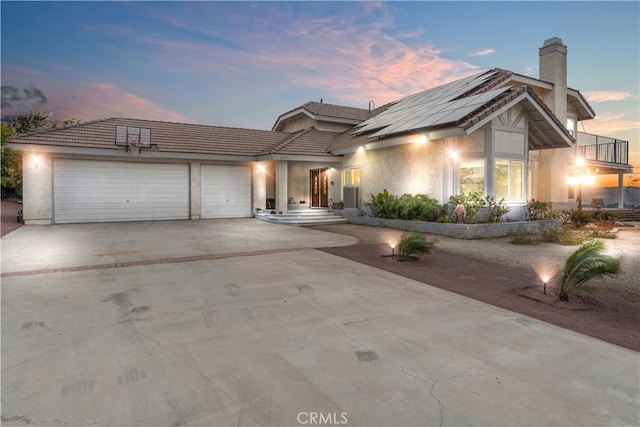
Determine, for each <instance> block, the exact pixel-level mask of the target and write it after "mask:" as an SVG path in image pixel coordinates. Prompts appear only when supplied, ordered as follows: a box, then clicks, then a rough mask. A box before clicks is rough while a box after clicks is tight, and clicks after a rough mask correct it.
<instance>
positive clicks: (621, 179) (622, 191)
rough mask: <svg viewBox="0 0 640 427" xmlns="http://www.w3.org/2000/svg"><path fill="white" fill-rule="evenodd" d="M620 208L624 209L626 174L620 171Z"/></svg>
mask: <svg viewBox="0 0 640 427" xmlns="http://www.w3.org/2000/svg"><path fill="white" fill-rule="evenodd" d="M618 209H624V174H623V173H622V172H620V173H618Z"/></svg>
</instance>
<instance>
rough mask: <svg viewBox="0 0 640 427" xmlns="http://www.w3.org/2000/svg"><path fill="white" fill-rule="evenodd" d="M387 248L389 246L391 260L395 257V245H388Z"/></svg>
mask: <svg viewBox="0 0 640 427" xmlns="http://www.w3.org/2000/svg"><path fill="white" fill-rule="evenodd" d="M389 246H391V258H392V259H393V258H395V256H396V252H395V251H396V245H393V244H392V245H389Z"/></svg>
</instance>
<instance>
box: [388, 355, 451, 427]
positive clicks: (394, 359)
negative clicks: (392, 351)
mask: <svg viewBox="0 0 640 427" xmlns="http://www.w3.org/2000/svg"><path fill="white" fill-rule="evenodd" d="M393 361H394V363H395V364H396V365H398V367H400V370H401V371H402V373H403V374H404V375H407V376H409V377H411V378H413V379H414V380H416V381H418V382H421V383H423V384H426V385H429V386H431V387H430V389H429V393H430V394H431V397H433V398H434V399H435V400H436V401H437V402H438V405H439V406H440V426H439V427H442V425H443V424H444V410H445V406H444V404H443V403H442V401H441V400H440V398H439V397H438V396H436V395H435V394H434V393H433V390H434V389H435V387H436V384H438V381H440V379H438V378H436V379H435V380H433V382H431V381H428V380H425V379H422V378H420V377H419V376H418V375H416V374H413V373H411V372H409V371H408V370H407V369H406V368H405V367H404V365H403V364H402V363H400V362H398V359H396V358H395V357H394V358H393Z"/></svg>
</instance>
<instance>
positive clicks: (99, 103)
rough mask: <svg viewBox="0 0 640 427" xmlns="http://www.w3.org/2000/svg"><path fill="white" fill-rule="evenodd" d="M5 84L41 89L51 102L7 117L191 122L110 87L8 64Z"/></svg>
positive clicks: (21, 106)
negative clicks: (32, 115) (33, 112)
mask: <svg viewBox="0 0 640 427" xmlns="http://www.w3.org/2000/svg"><path fill="white" fill-rule="evenodd" d="M2 80H3V85H11V86H15V87H18V88H26V87H37V88H38V89H39V90H40V91H42V92H43V93H44V94H45V95H46V99H47V100H46V102H45V103H31V104H29V103H21V104H17V105H15V106H12V107H10V108H3V110H2V115H3V116H6V115H12V114H19V113H22V112H25V111H28V110H30V109H33V110H37V111H42V112H45V113H52V115H51V119H52V120H65V119H69V118H77V119H81V120H85V121H86V120H94V119H100V118H105V117H136V118H146V119H154V120H166V121H178V122H189V121H191V120H190V119H189V118H188V117H186V116H184V115H182V114H179V113H177V112H175V111H172V110H170V109H168V108H165V107H163V106H161V105H158V104H156V103H154V102H152V101H150V100H148V99H145V98H143V97H141V96H138V95H136V94H134V93H131V92H126V91H124V90H122V89H120V88H118V87H117V86H116V85H113V84H110V83H103V82H70V81H66V80H60V79H55V78H52V77H49V76H46V75H44V74H43V73H41V72H39V71H37V70H33V69H29V68H24V67H16V66H12V65H6V64H3V65H2Z"/></svg>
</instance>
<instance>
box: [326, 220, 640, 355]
mask: <svg viewBox="0 0 640 427" xmlns="http://www.w3.org/2000/svg"><path fill="white" fill-rule="evenodd" d="M314 228H316V229H320V230H324V231H330V232H334V233H341V234H347V235H350V236H354V237H356V238H357V239H358V243H357V244H355V245H352V246H346V247H338V248H325V249H322V250H324V251H325V252H329V253H332V254H334V255H338V256H342V257H344V258H348V259H351V260H354V261H358V262H361V263H363V264H367V265H371V266H373V267H376V268H380V269H382V270H386V271H390V272H393V273H396V274H399V275H402V276H405V277H409V278H411V279H414V280H417V281H420V282H422V283H425V284H428V285H431V286H436V287H439V288H442V289H446V290H449V291H451V292H455V293H458V294H461V295H464V296H467V297H470V298H473V299H477V300H479V301H482V302H485V303H488V304H492V305H495V306H498V307H502V308H505V309H507V310H511V311H513V312H516V313H520V314H524V315H526V316H529V317H533V318H536V319H539V320H542V321H545V322H549V323H553V324H555V325H558V326H561V327H564V328H567V329H570V330H573V331H576V332H580V333H583V334H585V335H589V336H592V337H595V338H599V339H602V340H605V341H608V342H611V343H614V344H618V345H620V346H623V347H627V348H630V349H632V350H636V351H640V284H639V277H640V252H639V251H638V249H637V248H638V245H639V244H640V229H637V228H636V229H622V230H621V231H619V232H618V238H617V239H614V240H610V239H605V240H604V241H605V244H606V248H607V253H608V254H609V255H613V256H622V267H621V272H620V274H618V275H617V276H616V277H614V278H607V279H605V280H594V281H593V282H591V283H590V284H592V285H595V286H596V287H597V289H598V290H597V292H595V293H594V294H591V295H573V296H571V299H570V301H569V302H561V301H558V300H557V292H556V286H557V282H558V280H559V276H560V271H561V269H562V265H563V263H564V261H565V259H566V258H567V256H568V255H569V254H570V253H571V252H573V251H574V250H575V249H576V246H561V245H557V244H550V243H543V244H539V245H536V246H520V245H513V244H511V243H510V239H509V238H501V239H486V240H459V239H453V238H447V237H440V236H429V237H433V238H436V239H437V240H438V243H437V245H436V249H435V250H434V251H433V253H432V254H431V255H427V256H423V257H420V258H419V259H417V260H416V261H410V262H398V261H397V260H396V259H392V258H391V256H390V254H391V250H390V246H389V244H390V243H391V242H397V241H398V240H399V239H400V236H401V235H402V233H403V232H402V231H399V230H392V229H388V228H379V227H368V226H361V225H353V224H336V225H327V226H316V227H314ZM542 275H548V276H549V277H550V279H549V282H548V288H547V294H546V295H545V294H543V292H542V280H541V279H540V277H541V276H542Z"/></svg>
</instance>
